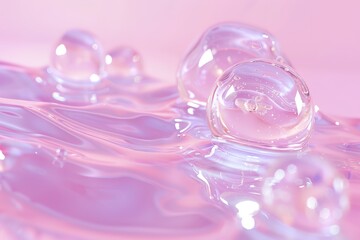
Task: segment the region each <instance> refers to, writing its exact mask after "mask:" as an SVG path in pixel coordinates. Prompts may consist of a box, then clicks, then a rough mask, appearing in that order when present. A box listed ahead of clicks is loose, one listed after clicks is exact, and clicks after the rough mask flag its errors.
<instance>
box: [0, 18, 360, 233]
mask: <svg viewBox="0 0 360 240" xmlns="http://www.w3.org/2000/svg"><path fill="white" fill-rule="evenodd" d="M220 33H221V34H220ZM234 37H237V38H246V39H249V37H250V40H249V42H246V41H239V43H240V46H237V45H236V43H234V42H232V41H230V40H231V39H233V38H234ZM215 40H216V41H215ZM275 43H276V42H275V40H272V37H271V36H270V35H269V34H265V33H263V32H258V30H254V29H252V28H250V27H246V26H238V25H236V24H228V25H223V26H222V25H219V26H216V27H214V28H213V29H210V30H209V31H208V32H206V33H205V34H204V35H203V36H202V38H201V39H200V41H199V42H198V45H197V46H196V47H195V48H194V49H193V50H192V52H190V53H189V54H188V56H187V58H186V59H185V61H184V63H183V66H182V68H181V69H180V71H179V89H180V94H181V95H182V97H183V99H186V100H182V99H181V98H179V94H178V90H177V87H175V86H173V85H168V86H164V83H162V82H160V81H157V80H156V79H153V78H150V77H148V76H146V75H144V74H143V71H142V64H141V58H140V55H139V54H138V53H137V52H136V51H134V50H132V49H129V48H119V49H115V50H113V51H110V52H109V53H107V54H105V53H104V52H103V49H102V47H101V45H100V44H99V43H98V42H97V41H96V39H95V38H93V37H92V36H91V34H88V33H86V32H81V31H70V32H68V33H67V34H65V35H64V37H63V38H62V39H61V40H60V41H59V43H58V44H57V45H56V47H55V49H54V55H53V58H52V59H51V64H50V66H49V67H47V68H45V69H25V68H21V67H18V66H14V65H9V64H5V63H3V64H1V65H0V82H1V86H2V88H1V89H0V96H1V98H0V136H1V137H0V239H6V240H15V239H16V240H18V239H19V240H23V239H26V240H33V239H36V240H45V239H46V240H59V239H69V240H78V239H79V240H80V239H89V240H95V239H96V240H98V239H134V240H135V239H137V240H138V239H204V240H205V239H206V240H208V239H255V240H257V239H261V240H263V239H356V236H358V235H359V234H360V231H359V229H358V228H357V227H356V226H355V225H356V224H354V223H355V222H357V221H358V220H359V217H358V213H359V209H360V206H358V202H359V199H360V194H359V191H357V190H356V189H357V188H359V187H360V185H359V179H360V169H359V160H360V137H359V136H360V121H359V120H357V119H339V118H338V119H332V118H331V117H328V116H326V115H324V114H323V113H321V112H320V111H319V110H318V109H317V108H316V107H315V108H314V107H313V106H312V103H311V99H310V96H309V95H308V93H307V88H306V85H305V83H303V82H302V80H301V79H300V78H299V77H298V76H297V75H296V74H295V73H294V72H293V70H292V69H291V67H290V66H289V64H288V61H287V60H285V58H283V57H281V53H280V51H279V50H278V49H277V46H276V44H275ZM229 44H230V45H231V48H229V46H230V45H229ZM234 44H235V45H234ZM203 46H206V47H203ZM221 46H224V48H226V49H227V50H226V51H224V50H223V49H222V48H221ZM209 49H210V51H209ZM229 49H230V50H229ZM231 49H235V50H234V51H232V50H231ZM235 57H236V58H238V59H234V58H235ZM253 58H261V59H262V60H251V59H253ZM234 61H236V62H234ZM238 62H241V63H239V64H236V65H235V64H234V63H238ZM284 66H286V67H284ZM226 69H228V70H226ZM254 69H255V70H254ZM256 69H257V70H256ZM199 74H200V75H199ZM218 75H219V76H218ZM196 76H199V77H198V78H196ZM279 76H280V77H279ZM216 78H219V80H218V83H215V80H216ZM191 79H192V81H194V84H190V83H189V81H190V80H191ZM274 79H281V80H280V81H276V80H274ZM204 81H209V82H205V83H204ZM201 84H203V85H204V84H205V85H204V86H206V87H205V88H204V91H202V92H201V93H197V91H199V90H200V89H199V87H196V86H197V85H201ZM211 89H213V90H211ZM206 91H209V92H206ZM204 94H205V95H207V96H210V98H209V101H208V102H207V103H206V99H205V97H204V96H205V95H204ZM206 105H207V106H206ZM234 119H235V120H234ZM252 131H253V132H254V134H252Z"/></svg>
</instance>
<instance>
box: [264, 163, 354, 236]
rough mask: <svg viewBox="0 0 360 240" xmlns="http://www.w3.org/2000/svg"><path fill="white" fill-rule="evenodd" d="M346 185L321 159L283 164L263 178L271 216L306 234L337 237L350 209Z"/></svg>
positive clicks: (279, 164) (265, 197) (265, 199)
mask: <svg viewBox="0 0 360 240" xmlns="http://www.w3.org/2000/svg"><path fill="white" fill-rule="evenodd" d="M346 188H347V182H346V181H345V179H344V178H343V177H342V176H341V175H340V174H339V173H338V172H337V171H336V169H335V168H333V167H332V166H331V165H329V164H328V163H327V162H325V161H323V160H321V159H318V158H307V159H295V160H285V161H281V162H279V163H278V164H276V166H274V167H273V168H271V169H270V170H269V171H268V172H267V174H266V177H265V178H264V186H263V189H262V192H263V201H264V203H265V207H266V209H267V210H268V212H269V213H271V214H272V215H273V216H275V217H276V218H278V219H279V220H281V221H282V222H283V223H285V224H287V225H289V226H292V227H295V228H297V229H300V230H305V231H315V232H319V231H321V232H326V230H327V229H328V230H329V231H330V232H328V234H336V233H334V232H333V231H332V230H331V228H330V227H331V226H333V225H336V223H337V222H338V221H339V219H340V218H341V217H342V215H343V213H344V211H345V210H346V209H348V204H349V202H348V196H347V191H346Z"/></svg>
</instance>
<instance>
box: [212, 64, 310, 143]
mask: <svg viewBox="0 0 360 240" xmlns="http://www.w3.org/2000/svg"><path fill="white" fill-rule="evenodd" d="M286 68H287V69H286ZM286 70H287V71H286ZM229 71H230V72H231V74H229ZM275 72H277V73H278V74H273V73H275ZM230 75H233V76H236V77H232V78H228V77H226V76H230ZM223 76H225V78H223V77H220V78H219V80H218V86H217V87H216V88H215V90H214V93H213V94H212V97H211V98H210V99H209V104H208V106H207V114H208V122H209V125H210V128H211V131H212V133H213V135H214V136H216V137H221V138H224V139H227V140H231V141H235V142H237V143H239V144H244V145H251V146H255V147H264V148H271V149H299V148H301V147H302V146H303V145H304V144H305V143H306V140H307V139H308V138H309V136H310V132H311V129H312V125H313V118H314V116H313V115H314V113H313V107H312V103H311V98H310V97H309V96H308V95H306V94H305V93H304V92H303V90H305V91H306V92H308V90H307V87H306V85H305V83H304V81H303V80H302V79H301V78H300V77H299V76H298V75H297V74H296V73H295V72H294V71H293V70H291V69H290V68H289V67H285V66H284V65H282V64H280V63H275V62H273V61H267V60H253V61H248V62H243V63H240V64H238V65H235V66H233V67H232V68H230V69H229V70H227V72H225V73H224V75H223ZM264 76H266V77H264ZM240 86H241V87H240ZM276 93H277V94H276ZM274 116H275V117H274Z"/></svg>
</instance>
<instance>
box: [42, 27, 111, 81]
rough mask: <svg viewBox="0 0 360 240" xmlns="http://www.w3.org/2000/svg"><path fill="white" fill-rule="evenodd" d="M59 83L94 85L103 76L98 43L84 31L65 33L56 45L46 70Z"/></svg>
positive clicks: (100, 49)
mask: <svg viewBox="0 0 360 240" xmlns="http://www.w3.org/2000/svg"><path fill="white" fill-rule="evenodd" d="M48 71H49V72H50V73H51V74H53V75H54V77H55V79H57V80H58V81H59V82H61V83H66V82H69V81H70V82H76V83H96V82H99V81H100V79H101V77H102V76H103V74H104V57H103V51H102V47H101V45H100V44H99V42H98V41H97V40H96V39H95V38H94V37H93V36H92V35H91V34H90V33H87V32H84V31H79V30H72V31H68V32H66V33H65V34H64V35H63V36H62V38H61V39H60V40H59V42H58V43H57V44H56V46H55V49H54V52H53V54H52V56H51V63H50V68H49V70H48Z"/></svg>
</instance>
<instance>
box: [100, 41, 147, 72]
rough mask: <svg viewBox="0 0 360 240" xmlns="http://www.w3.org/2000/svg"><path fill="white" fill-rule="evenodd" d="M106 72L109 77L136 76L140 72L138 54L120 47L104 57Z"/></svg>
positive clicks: (140, 66)
mask: <svg viewBox="0 0 360 240" xmlns="http://www.w3.org/2000/svg"><path fill="white" fill-rule="evenodd" d="M105 62H106V72H107V74H108V75H110V76H113V75H115V76H125V77H129V76H136V75H139V74H140V73H141V72H142V61H141V56H140V54H139V53H138V52H137V51H135V50H134V49H132V48H129V47H122V48H117V49H114V50H112V51H110V52H109V53H108V54H106V56H105Z"/></svg>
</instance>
